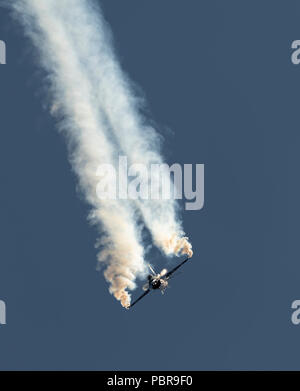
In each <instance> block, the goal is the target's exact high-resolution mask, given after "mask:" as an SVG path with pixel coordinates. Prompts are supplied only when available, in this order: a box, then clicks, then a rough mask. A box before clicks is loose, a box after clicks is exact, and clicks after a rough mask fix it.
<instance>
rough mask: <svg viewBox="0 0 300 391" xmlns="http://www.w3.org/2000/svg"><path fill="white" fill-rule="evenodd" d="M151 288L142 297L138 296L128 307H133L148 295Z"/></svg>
mask: <svg viewBox="0 0 300 391" xmlns="http://www.w3.org/2000/svg"><path fill="white" fill-rule="evenodd" d="M150 291H151V289H147V290H146V291H145V292H144V293H143V294H142V295H141V296H140V297H138V298H137V299H136V300H135V301H134V302H133V303H132V304H130V306H129V307H128V308H131V307H133V306H134V305H135V304H136V303H137V302H138V301H140V300H141V299H142V298H143V297H144V296H146V295H148V293H149V292H150Z"/></svg>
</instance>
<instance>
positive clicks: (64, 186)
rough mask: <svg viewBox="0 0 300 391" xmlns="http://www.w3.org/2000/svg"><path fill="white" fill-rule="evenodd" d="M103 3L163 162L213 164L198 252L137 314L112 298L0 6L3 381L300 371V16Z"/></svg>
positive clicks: (294, 10) (268, 8) (228, 5)
mask: <svg viewBox="0 0 300 391" xmlns="http://www.w3.org/2000/svg"><path fill="white" fill-rule="evenodd" d="M100 3H101V4H102V7H103V11H104V14H105V17H106V19H107V21H108V22H109V24H110V26H111V28H112V31H113V34H114V39H115V45H116V49H117V52H118V54H119V58H120V61H121V63H122V67H123V69H124V70H125V72H126V73H127V74H128V75H129V76H130V78H131V79H132V80H133V81H134V82H135V83H137V84H138V85H139V86H140V88H141V89H142V90H143V91H144V93H145V95H146V97H147V100H148V104H149V109H150V112H151V117H152V118H154V120H155V121H156V122H157V123H158V124H159V130H160V132H161V133H162V134H163V135H164V137H165V143H164V148H165V156H166V158H167V161H168V162H169V163H170V164H171V163H174V162H178V163H182V164H183V163H194V164H196V163H204V164H205V206H204V209H203V210H201V211H187V212H185V213H184V214H183V219H184V227H185V230H186V232H187V234H188V235H189V236H190V238H191V240H192V243H193V248H194V254H195V255H194V257H193V258H192V261H191V262H190V263H189V264H187V265H186V266H185V267H184V270H182V273H181V274H180V275H179V276H178V277H177V278H176V279H174V280H172V282H171V288H170V289H169V290H168V292H167V293H166V294H165V295H164V296H162V297H161V296H160V294H159V293H157V292H154V293H152V294H151V296H150V295H149V296H147V297H146V298H145V299H144V300H143V301H142V302H140V303H139V304H138V305H137V306H136V307H134V309H133V310H131V311H126V310H124V309H123V308H122V307H121V306H120V304H119V303H118V302H117V301H116V300H115V299H113V297H112V296H111V295H110V294H109V293H108V289H107V283H106V282H105V281H104V278H103V276H102V274H101V273H98V272H97V271H96V250H95V248H94V243H95V240H96V237H97V233H96V232H95V230H94V229H93V228H92V227H90V226H89V225H88V223H87V221H86V216H87V213H88V207H87V205H86V204H85V203H84V202H83V201H82V200H81V199H80V198H79V196H78V194H77V193H76V178H75V177H74V175H73V174H72V173H71V171H70V165H69V163H68V159H67V154H66V146H65V142H64V139H63V137H62V136H61V135H59V134H58V133H57V131H56V129H55V122H54V120H53V119H52V118H51V117H50V115H49V114H48V113H47V111H46V110H45V109H44V103H43V102H45V96H46V93H45V91H43V82H42V79H41V74H40V72H39V69H38V67H37V59H36V57H35V51H33V50H32V46H31V43H30V42H29V41H28V40H27V39H25V38H24V35H23V31H22V29H21V27H20V26H19V25H18V24H17V23H16V22H15V21H13V20H12V19H11V18H10V16H9V13H8V12H7V10H5V9H0V39H2V40H4V41H5V42H6V45H7V65H1V66H0V128H1V132H0V183H1V191H0V243H1V245H0V299H2V300H5V301H6V304H7V325H5V326H1V325H0V369H9V370H15V369H22V370H32V369H36V370H54V369H65V370H150V369H151V370H179V369H190V370H200V369H203V370H205V369H209V370H211V369H230V370H232V369H299V367H300V364H299V349H300V325H299V326H294V325H293V324H292V323H291V320H290V317H291V313H292V310H291V308H290V307H291V303H292V301H293V300H295V299H300V284H299V282H300V281H299V280H300V277H299V276H300V263H299V229H300V227H299V221H300V207H299V200H300V186H299V168H300V152H299V151H300V133H299V126H300V125H299V120H298V112H299V110H300V95H299V91H300V65H299V66H295V65H293V64H292V63H291V60H290V56H291V52H292V50H291V43H292V41H294V40H296V39H300V4H299V2H298V1H296V0H290V1H286V2H282V1H274V0H266V1H264V2H262V1H259V0H255V1H254V0H251V1H250V0H248V1H240V0H227V1H223V0H218V1H217V0H201V1H200V0H189V1H188V2H187V1H183V0H164V1H160V0H153V1H151V2H150V1H147V0H130V1H129V0H127V1H121V0H101V2H100ZM74 82H76V81H74ZM153 257H154V264H155V265H158V269H159V266H160V265H162V264H163V262H165V261H164V260H163V258H162V257H161V256H159V254H157V253H153ZM175 262H176V260H175V261H174V264H175ZM141 285H142V283H141ZM139 293H140V291H139V290H136V291H135V292H134V296H136V295H138V294H139Z"/></svg>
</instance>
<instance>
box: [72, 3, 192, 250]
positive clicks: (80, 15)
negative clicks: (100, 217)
mask: <svg viewBox="0 0 300 391" xmlns="http://www.w3.org/2000/svg"><path fill="white" fill-rule="evenodd" d="M91 4H93V3H92V2H89V3H87V2H86V1H82V0H76V1H72V14H69V15H68V16H66V18H67V21H66V23H67V24H68V25H70V29H71V30H72V31H71V34H72V36H73V37H74V39H75V41H76V42H77V45H79V46H80V50H81V51H82V53H84V57H85V58H88V59H89V61H88V63H87V65H88V72H89V75H90V77H91V78H92V79H93V84H94V86H95V90H96V91H97V92H98V93H97V100H98V102H99V106H100V107H101V108H102V110H103V111H104V113H105V115H106V118H107V120H108V122H109V125H110V129H111V130H112V131H113V133H114V135H115V136H116V138H117V140H118V143H119V145H120V148H121V149H122V151H123V152H124V153H125V155H126V156H127V157H128V159H129V160H130V163H131V164H132V163H133V164H139V163H142V164H143V166H147V167H148V172H149V170H150V166H151V164H162V163H163V160H162V157H161V155H160V153H159V138H158V135H157V133H156V132H155V130H154V129H153V128H151V127H150V126H148V125H147V124H146V121H145V119H144V118H143V117H142V115H141V114H140V111H139V106H140V103H141V102H140V100H138V99H137V98H135V95H134V93H133V91H132V89H131V86H130V82H129V80H128V79H127V78H126V76H125V75H124V72H122V70H121V68H120V66H119V63H118V60H117V58H116V56H115V55H114V52H113V49H112V44H111V40H110V36H109V31H108V27H107V25H106V23H105V21H104V19H103V16H102V14H101V10H100V9H99V8H97V9H96V12H95V9H92V8H91ZM89 5H90V6H89ZM74 17H75V20H78V21H79V20H80V21H81V28H80V29H79V28H78V26H77V24H74V23H72V20H73V19H74ZM137 175H139V176H140V177H141V178H142V177H143V175H144V171H143V170H140V171H138V169H137ZM162 175H165V178H164V183H166V182H168V181H169V182H170V188H172V186H173V183H172V182H171V181H170V179H169V178H170V177H169V176H168V177H167V175H166V173H164V172H162ZM144 179H145V180H147V178H144ZM151 180H152V184H151V186H153V187H156V188H158V189H159V190H161V180H160V178H157V180H156V182H157V183H153V180H154V179H153V177H152V178H151ZM136 203H137V206H138V208H139V209H140V211H141V213H142V217H143V219H144V222H145V223H146V225H147V227H148V228H149V230H150V232H151V234H152V237H153V240H154V242H155V244H156V245H157V246H158V247H160V248H161V249H162V250H163V251H164V252H165V254H167V255H173V254H176V255H179V254H188V255H189V256H192V254H193V252H192V246H191V244H190V243H189V241H188V238H187V237H185V236H183V235H184V232H183V230H182V227H181V224H180V222H179V220H178V217H177V211H176V209H177V205H176V201H175V200H172V199H169V200H163V199H160V200H153V199H152V200H151V201H148V200H141V199H139V200H136Z"/></svg>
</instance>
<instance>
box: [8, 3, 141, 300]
mask: <svg viewBox="0 0 300 391" xmlns="http://www.w3.org/2000/svg"><path fill="white" fill-rule="evenodd" d="M14 9H15V11H16V12H17V14H18V17H19V18H20V19H21V20H22V22H23V24H24V26H25V31H26V33H27V34H28V35H29V36H30V37H31V39H32V40H33V42H34V44H35V46H36V47H37V48H38V49H39V50H40V54H41V63H42V66H43V67H44V68H45V69H46V70H47V72H48V74H49V77H50V86H49V87H50V88H51V94H52V99H53V102H55V103H54V105H55V106H54V107H55V108H59V110H60V111H61V114H62V115H63V118H64V120H63V122H61V123H60V129H61V130H62V131H63V132H64V133H65V135H66V136H67V139H68V144H69V149H70V161H71V164H72V167H73V169H74V171H75V172H76V174H77V175H78V178H79V183H80V187H81V189H82V190H83V192H84V195H85V197H86V199H87V201H88V202H89V204H90V205H91V206H92V208H93V209H92V213H91V220H92V221H93V222H95V223H96V224H97V225H98V226H100V225H101V229H102V231H104V233H105V238H104V239H102V241H101V242H100V244H101V245H103V246H104V250H103V251H101V253H100V255H99V260H100V261H105V262H107V263H108V267H107V269H106V270H105V277H106V279H107V280H108V281H109V282H110V284H111V286H110V291H111V293H113V294H114V295H115V297H116V298H117V299H118V300H120V301H121V303H122V305H123V306H127V305H129V303H130V296H129V294H128V292H127V289H133V288H134V287H135V284H134V280H135V278H136V276H138V275H139V274H142V273H143V272H144V270H145V263H144V259H143V247H142V245H141V244H140V237H139V230H138V228H137V222H136V217H135V215H134V212H133V211H132V210H131V209H130V207H129V205H124V204H123V203H122V202H121V201H118V200H105V202H104V201H101V200H99V199H98V197H97V196H96V192H95V189H96V185H97V182H98V179H97V178H96V176H95V173H96V170H97V167H98V166H99V164H101V163H103V162H104V163H110V164H115V159H116V156H117V153H116V151H115V150H114V147H113V144H112V143H111V142H110V141H109V140H108V139H107V137H106V136H105V132H104V128H105V121H104V118H103V116H102V115H101V111H99V110H98V108H97V101H96V99H95V96H94V93H93V90H94V88H93V85H92V83H91V81H90V80H89V79H88V75H87V72H86V67H85V65H84V63H83V62H82V60H84V56H83V55H82V53H81V52H80V49H79V48H78V47H76V42H74V40H73V37H72V35H70V31H68V25H67V24H65V17H66V16H67V15H69V13H71V14H72V7H70V2H69V1H62V0H60V1H50V0H48V1H46V2H43V1H40V0H24V1H23V0H20V1H17V2H16V3H15V4H14ZM76 22H79V21H76V20H74V19H73V21H72V23H75V24H77V25H78V26H79V25H80V23H76Z"/></svg>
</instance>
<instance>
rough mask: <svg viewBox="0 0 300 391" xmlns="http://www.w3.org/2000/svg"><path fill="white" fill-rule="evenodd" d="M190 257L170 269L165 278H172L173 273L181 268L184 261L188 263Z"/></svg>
mask: <svg viewBox="0 0 300 391" xmlns="http://www.w3.org/2000/svg"><path fill="white" fill-rule="evenodd" d="M189 259H190V258H189V257H188V258H186V259H185V260H184V261H182V262H181V263H180V264H179V265H177V266H175V267H174V268H173V269H172V270H170V271H169V272H168V273H167V274H166V275H165V276H164V277H165V278H170V277H171V275H172V274H173V273H174V272H175V271H176V270H177V269H179V268H180V267H181V266H182V265H183V264H184V263H186V262H187V261H188V260H189Z"/></svg>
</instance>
